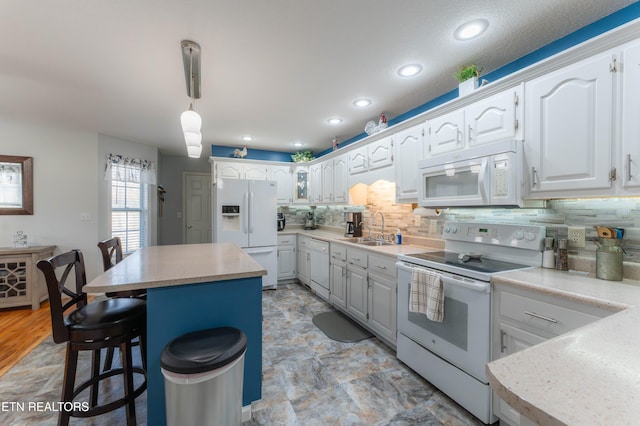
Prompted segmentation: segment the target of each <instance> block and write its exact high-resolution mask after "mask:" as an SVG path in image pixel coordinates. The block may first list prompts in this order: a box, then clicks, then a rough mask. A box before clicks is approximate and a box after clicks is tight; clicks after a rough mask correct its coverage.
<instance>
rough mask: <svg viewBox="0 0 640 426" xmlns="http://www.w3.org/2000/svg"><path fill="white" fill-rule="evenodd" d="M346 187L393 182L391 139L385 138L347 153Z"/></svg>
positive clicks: (390, 137) (389, 137)
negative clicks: (347, 176) (382, 180)
mask: <svg viewBox="0 0 640 426" xmlns="http://www.w3.org/2000/svg"><path fill="white" fill-rule="evenodd" d="M348 155H349V163H348V166H349V178H348V185H349V186H352V185H355V184H357V183H364V184H371V183H373V182H375V181H376V180H378V179H384V180H388V181H393V179H394V176H393V137H392V136H386V137H383V138H381V139H378V140H375V141H373V142H370V143H368V144H367V145H365V146H361V147H359V148H356V149H354V150H352V151H349V152H348Z"/></svg>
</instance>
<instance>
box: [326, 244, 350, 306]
mask: <svg viewBox="0 0 640 426" xmlns="http://www.w3.org/2000/svg"><path fill="white" fill-rule="evenodd" d="M330 256H331V258H330V261H331V263H330V270H331V272H330V281H329V286H330V287H329V290H330V293H331V294H330V296H329V299H330V301H331V303H333V304H334V305H335V306H337V307H339V308H341V309H346V308H347V248H346V247H345V246H344V245H341V244H335V243H331V245H330Z"/></svg>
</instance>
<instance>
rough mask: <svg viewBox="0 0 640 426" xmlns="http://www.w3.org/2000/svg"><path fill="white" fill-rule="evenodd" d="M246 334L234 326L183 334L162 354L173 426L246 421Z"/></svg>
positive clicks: (166, 396) (225, 424)
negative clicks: (244, 419)
mask: <svg viewBox="0 0 640 426" xmlns="http://www.w3.org/2000/svg"><path fill="white" fill-rule="evenodd" d="M246 349H247V336H246V335H245V334H244V333H243V332H242V330H238V329H237V328H233V327H221V328H212V329H208V330H201V331H195V332H192V333H187V334H184V335H182V336H180V337H178V338H176V339H174V340H172V341H171V342H169V344H167V345H166V346H165V347H164V349H163V351H162V354H161V355H160V366H161V370H162V375H163V376H164V389H165V401H166V415H167V425H168V426H203V425H209V426H217V425H220V426H223V425H224V426H227V425H240V424H241V423H242V381H243V374H244V354H245V352H246Z"/></svg>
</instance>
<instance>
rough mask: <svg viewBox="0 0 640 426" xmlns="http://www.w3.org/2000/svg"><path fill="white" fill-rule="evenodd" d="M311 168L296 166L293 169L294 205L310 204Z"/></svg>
mask: <svg viewBox="0 0 640 426" xmlns="http://www.w3.org/2000/svg"><path fill="white" fill-rule="evenodd" d="M309 196H310V194H309V168H308V167H307V166H295V167H294V168H293V203H294V204H309V202H310V198H309Z"/></svg>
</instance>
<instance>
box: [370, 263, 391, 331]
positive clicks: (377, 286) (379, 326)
mask: <svg viewBox="0 0 640 426" xmlns="http://www.w3.org/2000/svg"><path fill="white" fill-rule="evenodd" d="M397 288H398V285H397V278H396V266H395V259H394V258H392V257H388V256H379V255H369V325H370V326H371V328H372V330H373V331H374V332H375V334H376V335H377V336H378V337H381V338H383V340H387V341H389V342H391V343H393V344H395V343H396V331H397V317H398V315H397V311H398V304H397Z"/></svg>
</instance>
